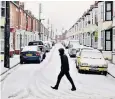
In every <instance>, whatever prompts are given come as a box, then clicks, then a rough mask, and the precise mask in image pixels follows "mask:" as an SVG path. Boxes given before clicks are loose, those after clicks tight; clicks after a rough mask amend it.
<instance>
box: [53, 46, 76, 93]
mask: <svg viewBox="0 0 115 99" xmlns="http://www.w3.org/2000/svg"><path fill="white" fill-rule="evenodd" d="M58 51H59V54H60V58H61V71H60V73H59V75H58V78H57V83H56V85H55V86H54V87H52V86H51V88H52V89H55V90H58V86H59V84H60V81H61V78H62V77H63V76H64V75H66V77H67V79H68V80H69V81H70V83H71V85H72V89H71V90H72V91H75V90H76V87H75V85H74V82H73V80H72V78H71V76H70V73H69V62H68V57H67V56H66V55H65V54H64V49H63V48H60V49H59V50H58Z"/></svg>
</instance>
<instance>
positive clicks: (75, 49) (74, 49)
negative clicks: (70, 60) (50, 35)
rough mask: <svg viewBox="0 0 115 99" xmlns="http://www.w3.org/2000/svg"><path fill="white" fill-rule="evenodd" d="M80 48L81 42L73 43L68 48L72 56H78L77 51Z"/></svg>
mask: <svg viewBox="0 0 115 99" xmlns="http://www.w3.org/2000/svg"><path fill="white" fill-rule="evenodd" d="M79 50H80V45H79V44H73V45H72V46H71V47H70V48H69V49H68V54H69V56H70V57H76V54H77V52H79Z"/></svg>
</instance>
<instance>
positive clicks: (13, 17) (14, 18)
mask: <svg viewBox="0 0 115 99" xmlns="http://www.w3.org/2000/svg"><path fill="white" fill-rule="evenodd" d="M18 19H19V9H18V7H16V6H15V5H14V4H13V3H11V2H10V27H14V28H19V27H18V25H19V20H18Z"/></svg>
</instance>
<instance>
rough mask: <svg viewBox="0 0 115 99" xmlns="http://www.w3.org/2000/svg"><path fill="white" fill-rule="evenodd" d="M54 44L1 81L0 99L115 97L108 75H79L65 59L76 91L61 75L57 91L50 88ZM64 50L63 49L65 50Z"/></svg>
mask: <svg viewBox="0 0 115 99" xmlns="http://www.w3.org/2000/svg"><path fill="white" fill-rule="evenodd" d="M60 47H63V46H62V45H61V44H56V47H54V48H53V49H52V51H51V52H50V53H48V54H47V57H46V59H45V60H44V61H43V62H42V63H41V64H22V65H19V66H18V68H17V69H16V70H15V71H14V72H12V73H11V74H10V75H9V76H8V77H7V78H6V79H5V80H4V81H2V82H1V95H2V96H1V98H2V99H115V79H113V78H112V77H111V76H109V75H108V76H107V77H106V76H103V75H94V74H79V73H78V72H77V69H76V67H75V62H74V60H73V59H72V58H70V57H69V56H68V58H69V62H70V74H71V76H72V78H73V81H74V83H75V85H76V88H77V90H76V91H74V92H72V91H71V90H70V89H71V85H70V83H69V81H68V80H67V78H66V77H65V76H64V77H63V78H62V80H61V83H60V86H59V90H53V89H51V88H50V86H54V85H55V83H56V80H57V76H58V74H59V72H60V65H61V62H60V57H59V53H58V49H59V48H60ZM66 53H67V51H66Z"/></svg>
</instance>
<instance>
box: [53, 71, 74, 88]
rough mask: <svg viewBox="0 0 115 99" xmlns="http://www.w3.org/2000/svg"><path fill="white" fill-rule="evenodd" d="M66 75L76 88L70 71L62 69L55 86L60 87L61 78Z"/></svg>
mask: <svg viewBox="0 0 115 99" xmlns="http://www.w3.org/2000/svg"><path fill="white" fill-rule="evenodd" d="M64 75H66V77H67V79H68V80H69V81H70V83H71V85H72V88H75V85H74V83H73V80H72V78H71V76H70V74H69V71H67V72H65V71H61V72H60V73H59V75H58V79H57V83H56V85H55V87H57V88H58V86H59V84H60V81H61V78H62V77H63V76H64Z"/></svg>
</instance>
